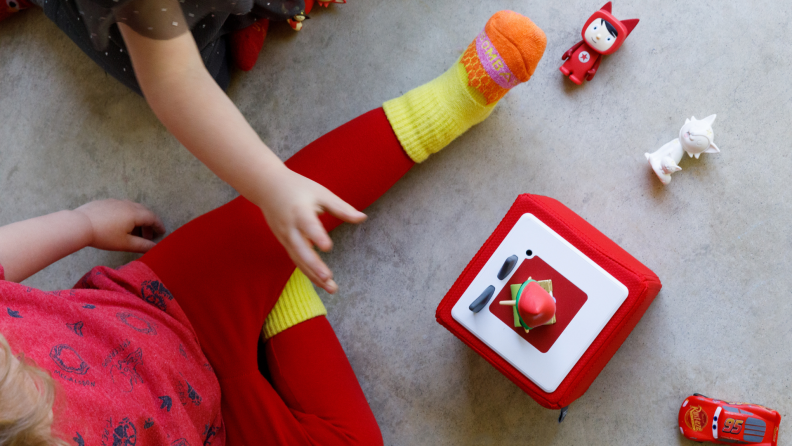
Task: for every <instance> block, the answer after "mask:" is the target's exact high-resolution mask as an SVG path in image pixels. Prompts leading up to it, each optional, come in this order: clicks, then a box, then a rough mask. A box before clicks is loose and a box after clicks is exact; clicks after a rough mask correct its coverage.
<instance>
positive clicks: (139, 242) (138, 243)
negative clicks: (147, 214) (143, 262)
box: [124, 235, 156, 254]
mask: <svg viewBox="0 0 792 446" xmlns="http://www.w3.org/2000/svg"><path fill="white" fill-rule="evenodd" d="M124 242H125V245H126V247H125V249H124V251H127V252H137V253H140V254H142V253H144V252H148V250H149V249H151V248H153V247H154V246H156V243H154V242H152V241H151V240H146V239H144V238H141V237H135V236H134V235H127V236H126V239H125V240H124Z"/></svg>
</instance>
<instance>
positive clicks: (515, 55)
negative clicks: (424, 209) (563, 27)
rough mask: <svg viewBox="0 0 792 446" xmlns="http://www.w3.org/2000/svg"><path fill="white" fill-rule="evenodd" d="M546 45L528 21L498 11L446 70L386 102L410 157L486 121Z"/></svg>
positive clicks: (529, 70) (528, 75) (527, 73)
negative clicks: (455, 61)
mask: <svg viewBox="0 0 792 446" xmlns="http://www.w3.org/2000/svg"><path fill="white" fill-rule="evenodd" d="M546 44H547V39H546V38H545V34H544V32H542V30H541V29H539V27H538V26H536V25H535V24H534V23H533V22H531V20H530V19H528V18H527V17H525V16H523V15H520V14H518V13H516V12H512V11H500V12H498V13H496V14H495V15H493V16H492V17H491V18H490V19H489V21H488V22H487V25H486V26H485V28H484V31H482V32H481V33H480V34H479V35H478V36H477V37H476V39H475V40H474V41H473V43H471V44H470V46H469V47H468V49H467V50H466V51H465V53H464V54H463V55H462V57H461V58H460V60H459V61H458V62H457V63H455V64H454V66H452V67H451V69H450V70H448V71H446V72H445V73H444V74H443V75H441V76H440V77H438V78H437V79H435V80H433V81H432V82H429V83H428V84H426V85H423V86H421V87H418V88H416V89H414V90H411V91H409V92H408V93H407V94H405V95H404V96H402V97H400V98H396V99H393V100H391V101H388V102H386V103H385V104H384V105H383V108H384V109H385V114H386V115H387V116H388V120H389V121H390V123H391V126H392V127H393V130H394V132H395V133H396V136H397V137H398V138H399V142H401V143H402V146H403V147H404V150H405V151H406V152H407V154H408V155H409V156H410V158H412V159H413V161H415V162H421V161H423V160H425V159H426V158H428V157H429V155H431V154H432V153H436V152H438V151H439V150H440V149H442V148H443V147H445V146H446V145H448V144H449V143H450V142H451V141H453V140H454V139H455V138H456V137H458V136H459V135H461V134H463V133H464V132H466V131H467V130H468V129H469V128H470V127H472V126H473V125H475V124H478V123H479V122H481V121H483V120H484V119H486V118H487V116H489V115H490V113H492V110H493V108H494V107H495V104H496V103H497V102H498V101H499V100H500V99H501V98H502V97H503V96H505V95H506V93H508V91H509V90H510V89H512V88H514V87H515V86H517V85H519V84H520V83H522V82H526V81H527V80H528V79H530V78H531V75H532V74H533V72H534V70H535V69H536V65H537V64H538V63H539V60H540V59H541V58H542V55H543V54H544V50H545V46H546Z"/></svg>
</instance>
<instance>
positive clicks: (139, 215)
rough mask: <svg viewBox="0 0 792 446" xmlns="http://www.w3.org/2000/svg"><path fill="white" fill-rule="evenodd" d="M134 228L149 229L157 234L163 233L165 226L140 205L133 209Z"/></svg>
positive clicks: (152, 213)
mask: <svg viewBox="0 0 792 446" xmlns="http://www.w3.org/2000/svg"><path fill="white" fill-rule="evenodd" d="M135 226H142V227H144V228H145V227H150V228H152V229H153V230H154V232H155V233H157V234H164V233H165V224H163V223H162V220H160V218H159V217H157V214H155V213H154V212H151V211H150V210H149V209H148V208H146V207H145V206H143V205H142V204H138V205H137V206H136V209H135Z"/></svg>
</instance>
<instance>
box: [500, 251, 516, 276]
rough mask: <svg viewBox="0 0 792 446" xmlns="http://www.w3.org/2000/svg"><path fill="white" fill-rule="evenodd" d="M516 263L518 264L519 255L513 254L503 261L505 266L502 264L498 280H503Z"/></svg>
mask: <svg viewBox="0 0 792 446" xmlns="http://www.w3.org/2000/svg"><path fill="white" fill-rule="evenodd" d="M515 265H517V256H511V257H509V258H508V259H506V261H505V262H503V266H501V269H500V272H499V273H498V280H503V279H505V278H506V276H508V275H509V273H510V272H512V270H513V269H514V267H515Z"/></svg>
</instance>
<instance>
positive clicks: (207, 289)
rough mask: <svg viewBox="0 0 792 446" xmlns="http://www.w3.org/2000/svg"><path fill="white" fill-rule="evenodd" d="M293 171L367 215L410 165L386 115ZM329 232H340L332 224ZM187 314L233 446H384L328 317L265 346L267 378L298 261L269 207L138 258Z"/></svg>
mask: <svg viewBox="0 0 792 446" xmlns="http://www.w3.org/2000/svg"><path fill="white" fill-rule="evenodd" d="M286 165H287V166H288V167H289V168H291V169H292V170H294V171H295V172H297V173H300V174H302V175H304V176H306V177H308V178H310V179H312V180H314V181H316V182H318V183H319V184H322V185H323V186H325V187H327V188H328V189H330V190H331V191H333V192H334V193H335V194H337V195H338V196H339V197H341V198H342V199H343V200H345V201H347V202H348V203H350V204H351V205H352V206H354V207H355V208H357V209H364V208H366V207H367V206H369V205H370V204H372V203H373V202H374V201H375V200H376V199H377V198H379V197H380V196H381V195H382V194H384V193H385V192H386V191H387V190H388V189H390V187H391V186H393V184H395V183H396V181H398V180H399V178H401V177H402V175H404V174H405V173H406V172H407V171H408V170H409V169H410V167H412V166H413V161H412V160H411V159H410V158H409V157H408V156H407V155H406V154H405V153H404V151H403V150H402V147H401V145H400V144H399V141H398V139H397V138H396V135H395V134H394V133H393V130H392V129H391V126H390V123H389V122H388V120H387V118H386V117H385V113H384V112H383V110H382V109H381V108H380V109H377V110H373V111H371V112H368V113H366V114H364V115H362V116H360V117H358V118H356V119H354V120H352V121H350V122H348V123H346V124H344V125H342V126H341V127H339V128H337V129H335V130H333V131H332V132H330V133H328V134H326V135H324V136H322V137H321V138H319V139H318V140H316V141H314V142H313V143H311V144H310V145H308V146H307V147H305V148H304V149H302V150H301V151H300V152H298V153H297V154H295V155H294V156H293V157H292V158H290V159H289V160H288V161H287V162H286ZM322 222H323V223H324V225H325V228H326V229H327V230H328V231H329V230H331V229H333V228H335V227H336V226H338V224H339V223H340V221H339V220H338V219H336V218H333V217H330V216H327V215H323V216H322ZM141 260H142V261H143V262H144V263H145V264H146V265H148V266H149V267H151V269H152V270H154V272H155V273H156V274H157V275H158V276H159V277H160V278H161V279H162V281H163V283H164V284H165V285H166V286H167V287H168V288H169V289H170V291H171V292H172V293H173V295H174V296H175V298H176V300H177V301H178V302H179V305H180V306H181V308H182V309H183V310H184V312H185V313H186V314H187V317H188V318H189V319H190V322H191V323H192V325H193V327H194V328H195V331H196V332H197V333H198V340H199V341H200V343H201V348H202V349H203V351H204V353H205V354H206V357H207V358H208V359H209V362H210V363H211V365H212V367H213V368H214V371H215V373H216V374H217V378H218V380H219V381H220V388H221V391H222V411H223V419H224V421H225V426H226V432H227V444H228V445H230V446H235V445H260V444H275V445H290V446H293V445H322V446H327V445H366V446H370V445H377V444H382V435H381V433H380V430H379V427H378V426H377V422H376V420H375V419H374V415H373V413H372V412H371V409H370V408H369V405H368V403H367V402H366V397H365V396H364V395H363V391H362V390H361V388H360V384H359V383H358V381H357V378H355V374H354V372H353V371H352V367H351V366H350V364H349V361H348V360H347V358H346V355H345V354H344V351H343V349H342V348H341V344H340V343H339V342H338V339H337V338H336V335H335V333H334V332H333V329H332V328H331V327H330V324H329V323H328V321H327V319H326V318H325V317H317V318H314V319H311V320H309V321H306V322H303V323H300V324H298V325H296V326H294V327H292V328H289V329H288V330H285V331H283V332H281V333H279V334H277V335H276V336H274V337H272V338H271V339H270V340H269V341H268V342H267V343H266V345H265V351H266V362H267V368H268V370H269V373H270V374H271V381H272V384H270V382H269V381H267V380H266V379H265V378H264V377H263V376H262V375H261V373H260V372H259V369H258V364H257V346H258V341H259V337H260V336H261V329H262V327H263V325H264V320H265V319H266V317H267V315H268V314H269V312H270V311H271V310H272V307H273V306H274V305H275V302H276V301H277V299H278V297H279V296H280V294H281V291H282V290H283V288H284V286H285V284H286V282H287V281H288V279H289V276H290V275H291V274H292V272H293V271H294V268H295V266H294V264H293V263H292V261H291V260H290V259H289V257H288V255H287V254H286V251H285V250H284V248H283V247H282V246H281V245H280V243H278V241H277V240H276V239H275V236H274V235H273V234H272V232H271V231H270V229H269V227H268V226H267V224H266V222H265V220H264V217H263V215H262V213H261V210H260V209H258V208H257V207H256V206H254V205H253V204H251V203H250V202H249V201H247V200H245V199H244V198H241V197H240V198H237V199H236V200H233V201H231V202H230V203H228V204H226V205H224V206H222V207H220V208H218V209H215V210H214V211H212V212H209V213H207V214H205V215H203V216H201V217H198V218H196V219H195V220H193V221H191V222H189V223H187V224H186V225H184V226H182V227H181V228H179V229H178V230H176V231H174V232H173V234H171V235H170V236H168V237H166V238H165V239H164V240H162V241H161V242H160V243H159V244H157V246H156V247H155V248H154V249H152V250H151V251H149V252H148V253H147V254H146V255H145V256H143V257H142V259H141Z"/></svg>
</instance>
